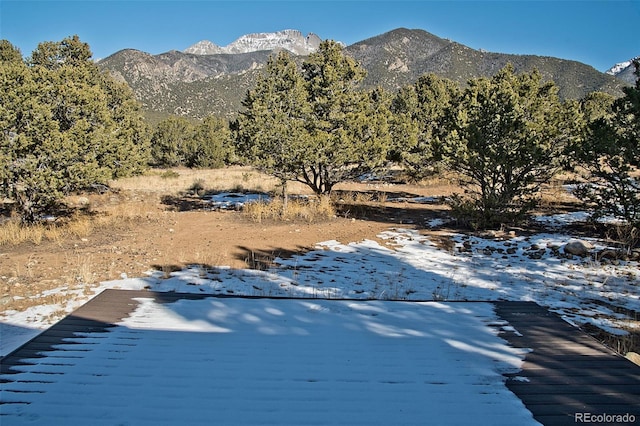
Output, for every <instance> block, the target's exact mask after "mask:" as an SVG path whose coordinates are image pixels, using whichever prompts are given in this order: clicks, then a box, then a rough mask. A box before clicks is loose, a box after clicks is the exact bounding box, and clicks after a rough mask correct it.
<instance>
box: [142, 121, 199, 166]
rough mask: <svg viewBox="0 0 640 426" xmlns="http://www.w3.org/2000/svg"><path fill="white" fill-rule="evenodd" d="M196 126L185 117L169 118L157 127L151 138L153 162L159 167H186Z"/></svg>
mask: <svg viewBox="0 0 640 426" xmlns="http://www.w3.org/2000/svg"><path fill="white" fill-rule="evenodd" d="M194 131H195V129H194V126H193V124H191V122H190V121H189V120H187V119H186V118H184V117H169V118H167V119H165V120H163V121H161V122H160V123H158V125H157V126H156V128H155V130H154V132H153V135H152V136H151V161H152V164H153V165H154V166H157V167H176V166H182V165H185V164H186V162H187V155H188V151H189V145H190V144H191V142H192V140H193V137H194Z"/></svg>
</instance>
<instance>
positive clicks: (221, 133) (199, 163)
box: [186, 116, 231, 168]
mask: <svg viewBox="0 0 640 426" xmlns="http://www.w3.org/2000/svg"><path fill="white" fill-rule="evenodd" d="M230 138H231V132H230V131H229V125H228V123H227V122H226V121H225V120H223V119H220V118H216V117H214V116H209V117H207V118H205V119H204V120H203V121H202V123H200V124H198V125H197V126H196V127H195V130H194V136H193V143H192V144H191V146H189V152H188V155H187V164H186V166H188V167H198V168H219V167H223V166H224V165H225V164H226V163H228V162H229V160H230V156H231V152H230Z"/></svg>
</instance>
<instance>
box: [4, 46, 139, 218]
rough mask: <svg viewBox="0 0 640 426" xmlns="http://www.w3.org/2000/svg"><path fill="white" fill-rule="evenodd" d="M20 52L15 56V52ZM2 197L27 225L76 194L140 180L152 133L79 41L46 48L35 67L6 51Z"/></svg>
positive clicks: (118, 85)
mask: <svg viewBox="0 0 640 426" xmlns="http://www.w3.org/2000/svg"><path fill="white" fill-rule="evenodd" d="M12 49H13V51H12ZM0 50H1V51H2V52H3V53H2V56H3V59H5V58H8V59H10V60H6V61H5V60H3V61H2V63H0V86H1V87H0V93H2V95H1V96H2V99H1V102H0V105H1V106H0V108H2V111H1V114H0V121H1V122H0V127H1V128H2V129H3V134H2V135H1V136H2V141H1V144H2V145H1V146H0V161H2V164H1V165H0V166H2V167H1V168H2V170H3V172H2V175H1V177H2V195H3V196H4V197H6V198H9V199H11V200H13V201H14V202H15V205H16V206H17V209H18V210H19V212H20V214H21V216H22V218H23V221H25V222H33V221H35V220H36V219H37V217H38V216H39V215H41V214H43V213H45V212H47V211H49V210H50V209H51V208H53V207H55V206H56V205H57V204H59V203H60V201H61V199H62V197H64V196H65V195H66V194H69V193H71V192H73V191H78V190H83V189H87V188H90V187H92V186H94V185H96V184H106V183H107V182H108V180H109V179H112V178H115V177H120V176H128V175H131V174H134V173H138V172H140V171H141V170H142V169H143V168H144V167H145V166H146V162H147V157H146V152H147V151H146V150H147V145H146V138H145V135H146V127H145V125H144V123H143V121H142V117H141V115H140V113H139V110H138V106H137V103H136V102H135V101H134V100H133V94H132V92H131V91H130V90H129V89H128V88H127V87H126V86H125V85H124V84H123V83H117V82H115V81H114V80H112V79H111V78H110V77H109V76H108V75H106V74H103V73H101V72H100V71H99V69H98V68H97V66H96V65H95V64H94V63H93V62H92V61H91V60H90V58H91V51H90V49H89V46H88V45H87V44H86V43H83V42H81V41H80V40H79V39H78V37H77V36H74V37H71V38H67V39H64V40H63V41H62V42H59V43H54V42H46V43H41V44H40V45H39V46H38V47H37V48H36V50H35V51H34V52H33V54H32V56H31V58H30V60H27V61H23V60H22V59H21V58H19V56H21V55H20V53H19V52H18V51H17V50H16V49H15V48H12V46H11V45H10V43H8V42H7V41H3V42H2V47H1V49H0Z"/></svg>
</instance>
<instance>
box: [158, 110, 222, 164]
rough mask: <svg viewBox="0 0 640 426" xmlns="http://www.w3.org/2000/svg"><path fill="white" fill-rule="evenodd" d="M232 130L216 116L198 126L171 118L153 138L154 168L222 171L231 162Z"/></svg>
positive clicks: (161, 124)
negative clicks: (220, 168) (190, 168)
mask: <svg viewBox="0 0 640 426" xmlns="http://www.w3.org/2000/svg"><path fill="white" fill-rule="evenodd" d="M230 134H231V132H230V130H229V126H228V124H227V122H226V121H225V120H222V119H219V118H215V117H213V116H210V117H207V118H205V119H204V120H203V121H202V122H200V123H197V124H194V123H193V122H192V121H191V120H189V119H187V118H184V117H177V116H171V117H169V118H166V119H164V120H162V121H160V122H159V123H158V125H157V126H156V127H155V130H154V132H153V135H152V136H151V164H152V165H154V166H157V167H177V166H184V167H192V168H193V167H195V168H218V167H222V166H224V165H225V164H226V163H227V162H229V161H230V158H231V155H232V150H231V147H230Z"/></svg>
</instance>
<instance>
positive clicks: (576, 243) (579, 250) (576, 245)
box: [564, 240, 594, 257]
mask: <svg viewBox="0 0 640 426" xmlns="http://www.w3.org/2000/svg"><path fill="white" fill-rule="evenodd" d="M593 248H594V247H593V244H591V243H589V242H587V241H583V240H573V241H569V242H568V243H567V244H565V246H564V252H565V253H567V254H572V255H574V256H580V257H585V256H587V255H589V253H591V250H593Z"/></svg>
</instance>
